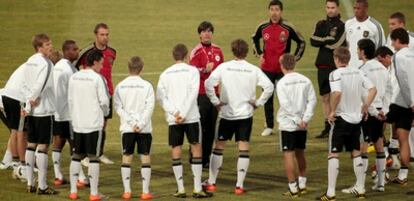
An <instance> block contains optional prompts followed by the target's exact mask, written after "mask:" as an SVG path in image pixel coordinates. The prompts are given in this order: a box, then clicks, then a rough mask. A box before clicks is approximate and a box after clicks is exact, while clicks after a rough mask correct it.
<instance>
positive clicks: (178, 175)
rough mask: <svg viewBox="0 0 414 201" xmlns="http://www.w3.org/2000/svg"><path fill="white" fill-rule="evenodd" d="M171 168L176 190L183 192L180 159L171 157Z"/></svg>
mask: <svg viewBox="0 0 414 201" xmlns="http://www.w3.org/2000/svg"><path fill="white" fill-rule="evenodd" d="M172 168H173V172H174V176H175V181H177V188H178V191H179V192H184V178H183V164H182V163H181V159H173V165H172Z"/></svg>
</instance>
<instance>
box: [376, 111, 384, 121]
mask: <svg viewBox="0 0 414 201" xmlns="http://www.w3.org/2000/svg"><path fill="white" fill-rule="evenodd" d="M376 118H377V119H378V120H380V121H385V114H384V112H383V111H382V110H381V111H379V113H378V115H377V116H376Z"/></svg>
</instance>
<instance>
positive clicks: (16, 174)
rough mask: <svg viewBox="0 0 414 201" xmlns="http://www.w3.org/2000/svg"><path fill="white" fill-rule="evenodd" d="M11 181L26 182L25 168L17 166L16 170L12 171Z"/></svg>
mask: <svg viewBox="0 0 414 201" xmlns="http://www.w3.org/2000/svg"><path fill="white" fill-rule="evenodd" d="M12 177H13V179H18V180H20V181H21V182H26V181H27V179H26V167H25V166H23V165H20V166H18V167H17V168H14V169H13V175H12Z"/></svg>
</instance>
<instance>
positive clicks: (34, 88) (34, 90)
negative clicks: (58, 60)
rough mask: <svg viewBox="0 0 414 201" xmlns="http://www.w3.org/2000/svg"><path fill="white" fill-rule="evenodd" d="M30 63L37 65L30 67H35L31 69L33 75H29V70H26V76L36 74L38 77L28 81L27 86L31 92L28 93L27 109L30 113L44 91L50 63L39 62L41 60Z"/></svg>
mask: <svg viewBox="0 0 414 201" xmlns="http://www.w3.org/2000/svg"><path fill="white" fill-rule="evenodd" d="M28 65H35V66H29V68H32V69H35V70H34V71H31V73H33V74H31V75H27V73H28V72H25V74H26V76H34V77H36V81H35V82H34V83H30V84H29V83H26V82H25V85H26V86H25V87H26V88H28V89H29V91H30V93H29V94H28V97H27V101H26V107H25V111H26V112H27V113H30V111H31V110H32V108H33V106H34V103H35V102H36V101H38V98H39V97H40V94H41V93H42V90H43V87H44V85H45V84H46V82H47V79H48V73H50V72H48V64H47V63H46V62H44V63H39V62H33V63H30V64H28Z"/></svg>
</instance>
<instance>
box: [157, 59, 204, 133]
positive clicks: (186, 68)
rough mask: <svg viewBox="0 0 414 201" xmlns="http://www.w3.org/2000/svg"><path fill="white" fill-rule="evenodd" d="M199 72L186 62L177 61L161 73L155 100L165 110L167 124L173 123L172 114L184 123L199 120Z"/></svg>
mask: <svg viewBox="0 0 414 201" xmlns="http://www.w3.org/2000/svg"><path fill="white" fill-rule="evenodd" d="M199 86H200V73H199V72H198V70H197V68H195V67H193V66H190V65H188V64H186V63H177V64H174V65H172V66H171V67H169V68H167V69H166V70H165V71H164V72H162V73H161V75H160V79H159V80H158V86H157V100H158V101H159V102H160V104H161V106H162V108H163V109H164V111H165V115H166V119H167V122H168V124H169V125H175V124H176V123H175V118H174V114H175V113H177V112H178V113H179V114H180V116H181V117H183V118H184V119H185V121H184V124H188V123H196V122H199V121H200V113H199V111H198V104H197V97H198V89H199Z"/></svg>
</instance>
